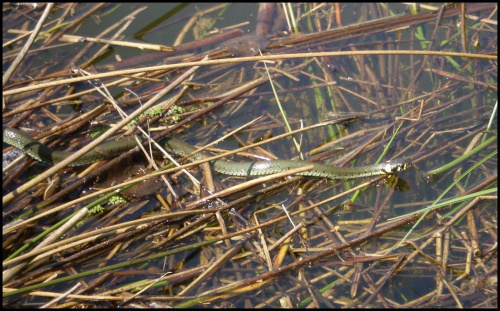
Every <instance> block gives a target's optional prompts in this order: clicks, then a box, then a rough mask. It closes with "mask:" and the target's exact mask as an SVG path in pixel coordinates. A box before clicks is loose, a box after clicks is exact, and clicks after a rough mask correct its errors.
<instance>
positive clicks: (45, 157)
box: [3, 127, 411, 179]
mask: <svg viewBox="0 0 500 311" xmlns="http://www.w3.org/2000/svg"><path fill="white" fill-rule="evenodd" d="M3 140H4V142H5V143H7V144H9V145H12V146H14V147H16V148H19V149H21V150H23V151H24V152H25V153H27V154H28V155H29V156H31V157H32V158H33V159H35V160H37V161H40V162H43V163H46V164H49V165H53V164H56V163H58V162H60V161H62V160H64V159H66V158H67V157H68V156H70V155H71V154H72V153H71V152H64V151H56V150H53V149H51V148H49V147H47V146H45V145H44V144H42V143H40V142H39V141H37V140H35V139H33V138H31V136H29V135H28V134H26V133H24V132H22V131H20V130H16V129H13V128H9V127H4V128H3ZM162 142H163V146H164V148H165V150H167V151H168V152H172V153H174V154H176V155H178V156H186V155H188V154H190V153H192V152H194V151H196V148H194V147H193V146H191V145H189V144H187V143H184V142H182V141H179V140H177V139H175V138H168V139H164V140H162ZM136 146H137V142H136V141H135V139H133V138H124V139H120V140H117V141H110V142H106V143H103V144H101V145H99V146H97V147H96V148H94V150H92V151H90V152H88V153H87V154H85V155H83V156H82V157H80V158H79V159H77V160H76V161H74V162H73V163H71V164H70V166H80V165H86V164H90V163H93V162H97V161H101V160H104V159H107V158H112V157H114V156H117V155H119V154H121V153H123V152H126V151H128V150H130V149H132V148H134V147H136ZM205 156H207V154H206V153H204V152H200V153H197V154H195V155H194V156H191V157H190V158H189V159H190V160H192V161H195V160H199V159H201V158H203V157H205ZM308 165H313V169H312V170H310V171H306V172H302V173H299V174H297V175H301V176H310V177H326V178H330V179H352V178H362V177H369V176H376V175H383V174H392V173H396V172H400V171H403V170H406V169H407V168H409V167H410V166H411V163H410V162H408V161H404V160H394V161H392V162H385V163H382V164H375V165H368V166H360V167H334V166H329V165H325V164H318V163H314V162H307V161H299V160H271V161H243V162H234V161H229V160H216V161H214V162H213V167H214V170H215V171H216V172H218V173H222V174H227V175H234V176H258V175H268V174H273V173H278V172H284V171H287V170H290V169H295V168H301V167H304V166H308Z"/></svg>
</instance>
